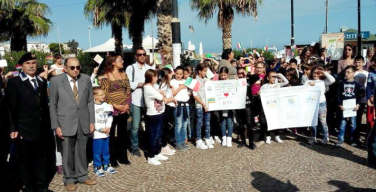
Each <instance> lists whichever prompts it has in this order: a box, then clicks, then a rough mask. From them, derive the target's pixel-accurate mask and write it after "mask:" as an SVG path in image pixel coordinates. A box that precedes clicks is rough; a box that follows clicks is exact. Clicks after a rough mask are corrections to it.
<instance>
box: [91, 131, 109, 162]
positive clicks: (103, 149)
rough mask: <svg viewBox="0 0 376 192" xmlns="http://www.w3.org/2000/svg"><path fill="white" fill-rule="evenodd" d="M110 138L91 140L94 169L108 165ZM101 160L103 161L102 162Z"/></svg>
mask: <svg viewBox="0 0 376 192" xmlns="http://www.w3.org/2000/svg"><path fill="white" fill-rule="evenodd" d="M109 145H110V138H108V137H107V138H102V139H93V154H94V158H93V161H94V167H101V166H102V165H108V164H109V163H110V147H109ZM102 160H103V161H102Z"/></svg>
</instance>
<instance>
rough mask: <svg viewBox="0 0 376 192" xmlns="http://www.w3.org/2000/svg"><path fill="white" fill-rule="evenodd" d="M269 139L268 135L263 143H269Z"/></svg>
mask: <svg viewBox="0 0 376 192" xmlns="http://www.w3.org/2000/svg"><path fill="white" fill-rule="evenodd" d="M270 139H271V137H270V136H267V137H266V141H265V143H266V144H270V143H271V142H270Z"/></svg>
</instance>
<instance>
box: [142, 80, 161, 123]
mask: <svg viewBox="0 0 376 192" xmlns="http://www.w3.org/2000/svg"><path fill="white" fill-rule="evenodd" d="M144 98H145V104H146V115H149V116H153V115H160V114H162V113H163V112H164V103H163V95H162V94H160V93H159V91H158V90H157V89H156V88H154V87H153V86H151V85H150V84H147V85H144Z"/></svg>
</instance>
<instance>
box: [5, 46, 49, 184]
mask: <svg viewBox="0 0 376 192" xmlns="http://www.w3.org/2000/svg"><path fill="white" fill-rule="evenodd" d="M18 63H19V64H21V65H22V71H23V72H22V73H21V74H20V75H19V77H14V78H11V79H9V81H8V84H7V89H6V95H7V101H8V102H7V103H8V108H9V112H10V113H9V117H10V118H9V120H10V131H11V133H10V138H11V139H12V140H13V145H14V147H15V148H17V149H18V150H16V151H17V152H14V151H13V152H12V153H11V162H10V163H11V164H14V162H15V161H18V162H19V166H18V169H19V175H20V177H21V180H22V182H23V184H24V189H23V191H47V190H48V185H49V183H50V182H51V180H52V178H53V176H54V174H55V150H54V149H55V144H54V136H53V132H52V131H51V129H50V118H49V110H48V96H47V81H46V80H45V79H42V78H40V77H38V76H37V75H36V74H35V72H36V70H37V60H36V57H35V55H34V54H32V53H26V54H24V55H22V57H21V58H20V60H19V62H18ZM13 179H14V178H13Z"/></svg>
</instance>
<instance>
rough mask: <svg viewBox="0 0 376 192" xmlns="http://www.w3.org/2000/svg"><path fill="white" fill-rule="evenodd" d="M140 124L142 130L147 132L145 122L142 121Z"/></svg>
mask: <svg viewBox="0 0 376 192" xmlns="http://www.w3.org/2000/svg"><path fill="white" fill-rule="evenodd" d="M140 124H141V128H142V130H143V131H145V130H146V125H145V121H141V123H140Z"/></svg>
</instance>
